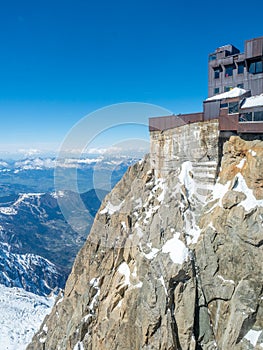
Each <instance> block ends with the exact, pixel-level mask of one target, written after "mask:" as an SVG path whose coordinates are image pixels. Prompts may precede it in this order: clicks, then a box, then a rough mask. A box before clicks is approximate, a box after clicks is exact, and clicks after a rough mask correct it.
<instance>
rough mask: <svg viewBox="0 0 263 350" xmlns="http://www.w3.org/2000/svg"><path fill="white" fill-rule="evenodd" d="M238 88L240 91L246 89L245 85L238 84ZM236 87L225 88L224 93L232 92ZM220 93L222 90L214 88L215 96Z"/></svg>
mask: <svg viewBox="0 0 263 350" xmlns="http://www.w3.org/2000/svg"><path fill="white" fill-rule="evenodd" d="M237 87H238V88H240V89H244V84H237ZM233 88H234V87H233V86H224V92H227V91H230V90H232V89H233ZM219 93H220V88H219V87H217V88H214V95H217V94H219Z"/></svg>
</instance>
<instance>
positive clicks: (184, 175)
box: [178, 161, 196, 197]
mask: <svg viewBox="0 0 263 350" xmlns="http://www.w3.org/2000/svg"><path fill="white" fill-rule="evenodd" d="M192 170H193V166H192V163H191V162H190V161H187V162H184V163H183V164H182V166H181V172H180V174H179V176H178V178H179V180H180V182H181V184H182V185H184V187H185V188H186V190H187V192H188V197H191V196H192V195H193V194H194V193H195V189H196V185H195V181H194V180H193V178H192V176H191V173H192Z"/></svg>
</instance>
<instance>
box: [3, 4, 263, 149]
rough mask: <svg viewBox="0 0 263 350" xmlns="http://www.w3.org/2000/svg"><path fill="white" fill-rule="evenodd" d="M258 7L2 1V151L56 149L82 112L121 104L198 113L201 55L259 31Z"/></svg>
mask: <svg viewBox="0 0 263 350" xmlns="http://www.w3.org/2000/svg"><path fill="white" fill-rule="evenodd" d="M262 10H263V3H262V2H261V1H256V2H253V6H251V5H248V4H247V3H245V2H244V3H243V4H242V1H241V2H239V3H237V2H225V4H224V3H222V2H221V3H220V4H219V3H217V2H213V1H211V2H208V1H205V2H204V1H199V2H197V1H192V0H190V1H184V2H183V1H180V2H179V1H175V0H174V1H172V0H162V1H160V0H158V1H156V0H151V1H147V0H132V1H129V0H128V1H127V0H126V1H123V0H122V1H114V0H113V1H108V0H97V1H89V0H74V1H73V0H63V1H62V0H61V1H59V0H53V1H51V0H45V1H42V0H38V1H35V0H34V1H33V0H23V1H21V0H9V1H5V2H3V1H2V2H1V5H0V43H1V54H0V123H1V124H0V150H3V149H12V150H14V149H18V148H21V147H38V148H47V149H48V148H49V149H51V148H56V147H57V145H58V144H59V143H60V142H62V140H63V138H64V137H65V135H66V134H67V132H68V131H69V130H70V128H71V127H72V126H73V125H74V124H75V123H76V122H78V121H79V120H80V119H81V118H82V117H83V116H85V115H86V114H88V113H90V112H92V111H94V110H96V109H98V108H102V107H105V106H107V105H110V104H115V103H120V102H121V103H122V102H144V103H152V104H156V105H159V106H162V107H164V108H166V109H168V110H170V111H172V112H174V113H186V112H194V111H200V110H201V108H202V104H201V102H202V100H203V99H205V98H206V96H207V56H208V54H209V53H210V52H212V51H213V50H214V49H215V48H216V47H218V46H221V45H224V44H228V43H232V44H234V45H235V46H237V47H238V48H240V50H241V51H243V47H244V40H246V39H251V38H253V37H257V36H262V35H263V27H262ZM95 122H96V123H101V121H100V120H99V118H98V119H97V120H96V121H95ZM144 122H145V121H144Z"/></svg>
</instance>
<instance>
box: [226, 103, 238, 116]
mask: <svg viewBox="0 0 263 350" xmlns="http://www.w3.org/2000/svg"><path fill="white" fill-rule="evenodd" d="M235 113H238V102H229V104H228V114H235Z"/></svg>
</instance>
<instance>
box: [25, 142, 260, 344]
mask: <svg viewBox="0 0 263 350" xmlns="http://www.w3.org/2000/svg"><path fill="white" fill-rule="evenodd" d="M241 149H242V151H241ZM262 159H263V143H262V142H256V141H254V142H252V143H249V142H245V141H243V140H241V139H239V138H231V139H230V141H229V142H228V143H226V144H225V147H224V158H223V160H222V171H221V173H220V174H219V179H218V181H217V183H216V184H215V185H214V186H211V183H210V184H209V185H208V184H207V187H205V188H203V190H204V191H203V195H202V196H200V186H199V184H200V181H197V180H196V178H198V175H199V173H198V167H195V166H193V163H194V162H195V163H196V162H197V161H198V160H197V159H191V158H190V159H188V160H186V159H181V161H179V162H178V163H177V166H175V167H174V168H173V169H172V171H170V172H167V173H166V174H160V173H159V172H158V171H155V170H154V169H152V164H153V163H152V162H150V160H149V159H148V158H146V159H145V160H144V161H143V162H140V163H137V164H136V165H135V166H133V167H131V168H130V169H129V171H128V172H127V173H126V174H125V176H124V177H123V179H122V180H121V181H120V182H119V183H118V185H117V186H116V187H115V189H114V190H113V191H112V192H111V193H110V194H109V195H108V196H107V197H106V198H105V200H104V202H103V204H102V206H101V209H100V210H99V212H98V214H97V216H96V219H95V222H94V225H93V228H92V231H91V234H90V236H89V238H88V240H87V242H86V244H85V245H84V247H83V248H82V249H81V251H80V252H79V254H78V256H77V258H76V261H75V263H74V266H73V270H72V273H71V275H70V277H69V279H68V281H67V284H66V289H65V293H64V296H63V297H62V296H60V298H59V299H58V301H57V303H56V305H55V307H54V308H53V311H52V313H51V314H50V316H49V317H47V318H46V320H45V321H44V323H43V325H42V327H41V329H40V331H39V332H38V333H37V334H36V335H35V336H34V338H33V340H32V343H31V344H30V345H29V346H28V349H29V350H30V349H37V350H40V349H48V350H59V349H60V350H69V349H70V350H71V349H74V350H78V349H89V350H91V349H96V350H100V349H101V350H102V349H103V350H106V349H116V350H117V349H118V350H120V349H123V350H124V349H131V350H134V349H162V350H172V349H183V350H184V349H187V350H193V349H224V350H225V349H230V348H233V349H240V350H242V349H261V348H262V347H261V345H262V344H263V332H262V328H263V320H262V315H263V308H262V277H263V276H262V272H263V271H262V240H263V232H262V230H263V225H262V220H263V196H262V192H261V191H262V188H263V183H262V166H261V162H262ZM207 161H208V162H214V161H217V159H216V156H215V157H214V159H213V157H209V159H207ZM246 169H250V170H246ZM160 176H162V177H160ZM197 182H198V183H199V184H197ZM260 344H261V345H260Z"/></svg>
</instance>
